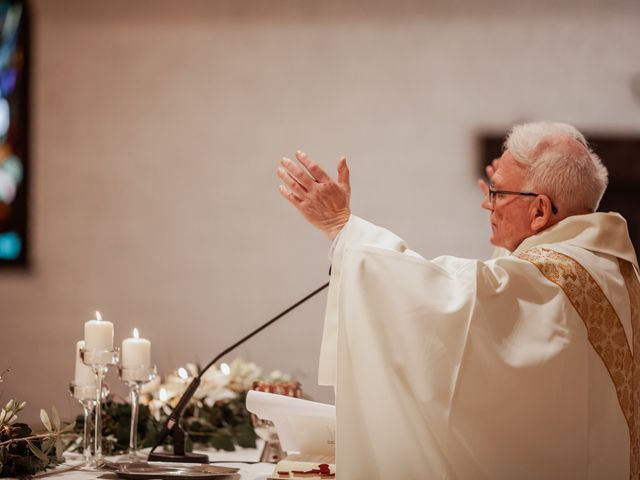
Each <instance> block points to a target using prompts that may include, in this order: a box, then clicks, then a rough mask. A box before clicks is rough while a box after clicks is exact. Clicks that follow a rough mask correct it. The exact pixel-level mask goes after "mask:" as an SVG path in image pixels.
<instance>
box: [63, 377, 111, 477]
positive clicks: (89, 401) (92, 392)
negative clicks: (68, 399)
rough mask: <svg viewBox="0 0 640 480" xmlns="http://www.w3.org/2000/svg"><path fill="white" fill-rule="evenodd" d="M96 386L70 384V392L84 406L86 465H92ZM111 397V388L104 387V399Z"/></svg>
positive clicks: (83, 441) (83, 430) (83, 445)
mask: <svg viewBox="0 0 640 480" xmlns="http://www.w3.org/2000/svg"><path fill="white" fill-rule="evenodd" d="M96 389H97V387H96V385H95V384H90V385H79V384H77V383H74V382H71V383H70V384H69V392H70V393H71V396H72V397H73V398H75V399H76V400H77V401H78V403H79V404H80V405H81V406H82V413H83V416H84V418H83V420H84V421H83V427H82V456H83V457H84V464H85V465H88V464H90V463H91V460H92V456H91V428H92V427H93V422H92V420H91V414H92V413H93V409H94V408H95V406H96ZM108 395H109V388H108V387H107V386H106V385H104V386H103V387H102V398H103V399H104V398H106V397H107V396H108Z"/></svg>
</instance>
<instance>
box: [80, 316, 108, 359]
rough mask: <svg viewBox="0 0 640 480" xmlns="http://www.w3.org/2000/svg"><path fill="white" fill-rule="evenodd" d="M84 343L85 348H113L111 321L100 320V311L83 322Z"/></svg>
mask: <svg viewBox="0 0 640 480" xmlns="http://www.w3.org/2000/svg"><path fill="white" fill-rule="evenodd" d="M84 345H85V348H86V349H87V350H113V323H111V322H108V321H106V320H102V317H101V316H100V312H96V319H95V320H89V321H88V322H85V324H84Z"/></svg>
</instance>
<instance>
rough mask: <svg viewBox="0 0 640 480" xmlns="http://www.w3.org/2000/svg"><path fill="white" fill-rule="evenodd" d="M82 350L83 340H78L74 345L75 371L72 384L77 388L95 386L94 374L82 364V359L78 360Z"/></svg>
mask: <svg viewBox="0 0 640 480" xmlns="http://www.w3.org/2000/svg"><path fill="white" fill-rule="evenodd" d="M81 348H84V340H79V341H78V343H76V371H75V375H74V377H73V378H74V380H73V383H75V384H76V385H79V386H87V385H89V386H91V385H95V384H96V381H97V379H96V374H95V373H93V370H92V369H91V367H89V366H87V365H85V364H84V362H83V361H82V358H80V349H81Z"/></svg>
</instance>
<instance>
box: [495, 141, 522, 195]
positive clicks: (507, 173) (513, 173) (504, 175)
mask: <svg viewBox="0 0 640 480" xmlns="http://www.w3.org/2000/svg"><path fill="white" fill-rule="evenodd" d="M523 174H524V167H523V166H522V165H520V164H519V163H518V162H516V161H515V160H514V158H513V156H512V155H511V153H510V152H509V150H505V151H504V152H503V154H502V156H501V157H500V163H499V164H498V168H497V170H496V172H495V173H494V174H493V177H492V178H491V182H492V183H493V184H494V185H496V186H500V185H503V184H508V186H510V187H513V186H515V185H511V184H514V183H516V184H517V185H519V184H520V182H521V180H522V176H523Z"/></svg>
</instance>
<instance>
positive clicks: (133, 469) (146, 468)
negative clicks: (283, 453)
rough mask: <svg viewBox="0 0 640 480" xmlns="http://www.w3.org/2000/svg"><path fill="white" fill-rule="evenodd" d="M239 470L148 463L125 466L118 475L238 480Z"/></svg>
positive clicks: (119, 470)
mask: <svg viewBox="0 0 640 480" xmlns="http://www.w3.org/2000/svg"><path fill="white" fill-rule="evenodd" d="M238 470H239V469H238V468H231V467H219V466H214V465H185V466H182V465H181V466H172V465H156V464H153V465H152V464H150V463H146V462H139V463H130V464H125V465H123V466H122V467H121V468H119V469H118V470H116V472H115V473H116V475H118V477H120V478H128V479H132V480H137V479H152V478H153V479H163V480H164V479H167V480H172V479H175V478H190V479H201V480H205V479H214V480H238V479H239V478H240V475H239V474H237V473H236V472H237V471H238Z"/></svg>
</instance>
